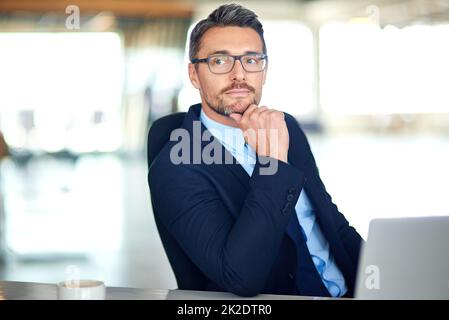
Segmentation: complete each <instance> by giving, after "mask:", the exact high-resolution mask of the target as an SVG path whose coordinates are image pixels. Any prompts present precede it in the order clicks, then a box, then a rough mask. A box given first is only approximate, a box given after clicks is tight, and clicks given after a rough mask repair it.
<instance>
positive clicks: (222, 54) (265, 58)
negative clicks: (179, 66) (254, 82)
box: [190, 52, 268, 74]
mask: <svg viewBox="0 0 449 320" xmlns="http://www.w3.org/2000/svg"><path fill="white" fill-rule="evenodd" d="M256 55H257V56H262V60H266V63H265V66H264V67H263V69H262V70H259V71H248V70H246V68H245V66H244V65H243V63H242V60H241V59H242V57H246V56H256ZM216 56H229V57H232V58H234V62H233V64H232V67H231V69H229V71H228V72H223V73H217V72H213V71H212V70H211V68H210V64H209V61H210V59H212V58H213V57H216ZM237 60H238V61H240V64H241V65H242V68H243V70H245V71H246V72H248V73H256V72H262V71H264V70H265V69H266V66H267V64H268V55H266V54H265V53H258V52H255V53H245V54H241V55H237V56H234V55H232V54H227V53H216V54H212V55H210V56H208V57H207V58H202V59H195V58H194V59H192V60H190V62H191V63H193V64H196V63H201V62H205V63H207V66H208V68H209V71H210V72H211V73H213V74H227V73H229V72H231V71H232V70H233V69H234V66H235V62H236V61H237Z"/></svg>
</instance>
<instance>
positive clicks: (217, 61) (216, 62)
mask: <svg viewBox="0 0 449 320" xmlns="http://www.w3.org/2000/svg"><path fill="white" fill-rule="evenodd" d="M226 62H227V59H226V58H224V57H217V58H214V59H213V60H212V63H213V64H214V65H217V66H220V65H223V64H225V63H226Z"/></svg>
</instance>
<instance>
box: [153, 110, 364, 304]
mask: <svg viewBox="0 0 449 320" xmlns="http://www.w3.org/2000/svg"><path fill="white" fill-rule="evenodd" d="M200 110H201V105H200V104H197V105H193V106H192V107H190V109H189V111H188V113H187V114H186V116H185V119H184V122H183V124H182V129H185V132H186V133H188V137H189V140H190V141H188V147H189V148H188V150H187V149H184V152H189V153H190V155H188V156H189V159H190V163H187V164H174V163H173V161H171V160H170V154H171V153H172V152H173V150H177V154H181V153H182V151H180V150H179V146H180V144H179V141H180V140H177V141H169V142H167V144H166V145H165V146H164V147H163V148H162V150H161V151H160V153H159V154H158V155H157V157H156V158H155V160H154V161H153V163H152V164H151V165H150V169H149V174H148V181H149V186H150V191H151V200H152V205H153V210H154V215H155V219H156V223H157V226H158V230H159V233H160V236H161V239H162V243H163V245H164V248H165V250H166V253H167V256H168V258H169V261H170V264H171V266H172V268H173V271H174V273H175V277H176V280H177V283H178V286H179V288H180V289H190V290H217V291H229V292H232V293H235V294H237V295H241V296H253V295H256V294H259V293H270V294H295V293H296V291H295V272H296V263H297V261H296V247H295V243H294V242H293V240H292V239H291V238H290V237H289V236H288V234H287V233H286V228H287V224H288V222H289V219H290V216H291V215H292V214H295V210H294V207H295V204H296V202H297V200H298V197H299V194H300V192H301V190H305V191H306V192H307V195H308V197H309V199H310V201H311V203H312V205H313V206H314V208H315V212H316V218H317V221H318V223H319V225H320V227H321V229H322V231H323V234H324V235H325V237H326V238H327V240H328V242H329V245H330V250H331V253H332V254H333V255H334V258H335V261H336V263H337V265H338V266H339V268H340V270H341V272H342V273H343V275H344V277H345V280H346V284H347V287H348V290H349V291H348V294H347V296H351V295H352V293H353V289H354V282H355V277H356V271H357V265H358V260H359V251H360V246H361V242H362V239H361V237H360V235H359V234H358V233H357V231H356V230H355V229H354V228H353V227H351V226H350V225H349V224H348V221H347V220H346V219H345V217H344V216H343V215H342V214H341V213H340V212H339V211H338V208H337V206H336V205H335V204H334V203H333V202H332V199H331V197H330V196H329V194H328V193H327V192H326V189H325V187H324V184H323V182H322V181H321V179H320V176H319V173H318V169H317V166H316V163H315V160H314V157H313V155H312V152H311V149H310V146H309V143H308V141H307V138H306V136H305V134H304V132H303V131H302V129H301V128H300V125H299V124H298V122H297V121H296V120H295V118H294V117H292V116H291V115H289V114H285V120H286V124H287V127H288V131H289V136H290V145H289V153H288V162H289V164H287V163H285V162H282V161H278V168H277V172H276V173H275V174H273V175H263V174H260V170H259V169H260V168H261V167H263V161H260V162H259V161H257V162H256V165H255V168H254V172H253V174H252V176H251V177H250V176H249V175H248V174H247V173H246V171H245V170H244V169H243V167H242V166H241V165H240V164H238V163H237V162H236V160H235V159H234V158H233V157H232V155H230V153H229V152H228V151H227V150H226V149H225V148H224V147H223V146H222V145H221V144H220V145H219V148H221V149H220V150H219V151H220V153H221V157H222V160H223V161H224V160H225V157H228V158H226V159H229V157H231V158H232V159H234V164H220V163H212V164H205V163H193V159H194V157H193V153H194V152H198V150H201V151H205V148H208V147H207V146H208V145H209V149H207V150H208V151H210V144H211V143H217V144H219V143H218V141H217V140H214V138H213V137H212V139H211V141H213V142H210V141H201V142H200V141H198V132H199V128H200V131H201V134H203V133H204V131H206V130H207V129H206V128H205V127H204V125H203V124H201V125H200V126H199V123H198V122H197V123H196V128H195V125H194V124H193V123H194V121H200V118H199V116H200ZM195 130H197V132H194V131H195ZM195 134H196V136H195ZM194 136H195V137H196V139H193V138H194ZM184 138H185V136H184ZM184 142H185V141H184ZM195 144H196V145H195ZM173 148H174V149H173ZM186 150H187V151H186ZM216 150H218V149H215V151H214V152H217V151H216ZM213 154H214V155H215V153H213ZM172 156H173V154H172ZM310 261H311V259H310ZM305 281H306V280H305Z"/></svg>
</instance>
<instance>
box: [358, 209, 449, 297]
mask: <svg viewBox="0 0 449 320" xmlns="http://www.w3.org/2000/svg"><path fill="white" fill-rule="evenodd" d="M355 297H356V298H357V299H449V217H423V218H394V219H374V220H372V221H371V222H370V226H369V231H368V240H367V242H366V243H365V245H364V246H363V248H362V252H361V260H360V265H359V270H358V273H357V282H356V291H355Z"/></svg>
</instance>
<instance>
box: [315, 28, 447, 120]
mask: <svg viewBox="0 0 449 320" xmlns="http://www.w3.org/2000/svg"><path fill="white" fill-rule="evenodd" d="M446 39H449V25H435V26H424V25H417V26H410V27H406V28H403V29H398V28H396V27H393V26H388V27H385V28H384V29H381V28H379V27H378V26H375V25H373V24H337V23H333V24H328V25H325V26H323V27H322V28H321V31H320V53H321V55H320V67H321V74H320V78H321V103H322V107H323V109H324V110H325V111H326V112H328V113H330V114H391V113H447V112H449V94H448V91H447V83H448V82H449V59H448V57H449V42H448V41H447V40H446Z"/></svg>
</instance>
